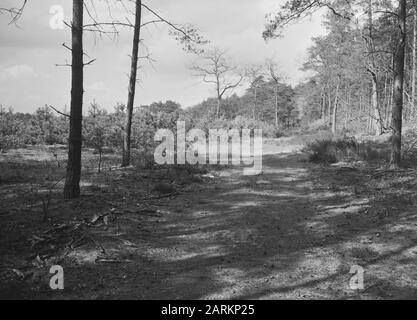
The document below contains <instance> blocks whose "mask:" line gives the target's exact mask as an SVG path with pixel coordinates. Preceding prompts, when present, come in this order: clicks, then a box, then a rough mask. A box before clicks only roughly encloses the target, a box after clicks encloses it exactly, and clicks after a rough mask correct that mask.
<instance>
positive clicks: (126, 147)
mask: <svg viewBox="0 0 417 320" xmlns="http://www.w3.org/2000/svg"><path fill="white" fill-rule="evenodd" d="M141 20H142V0H136V13H135V31H134V35H133V48H132V58H131V59H132V61H131V67H130V79H129V93H128V97H127V105H126V124H125V133H124V139H123V160H122V166H123V167H127V166H129V165H130V144H131V138H132V116H133V104H134V101H135V92H136V79H137V70H138V55H139V41H140V26H141Z"/></svg>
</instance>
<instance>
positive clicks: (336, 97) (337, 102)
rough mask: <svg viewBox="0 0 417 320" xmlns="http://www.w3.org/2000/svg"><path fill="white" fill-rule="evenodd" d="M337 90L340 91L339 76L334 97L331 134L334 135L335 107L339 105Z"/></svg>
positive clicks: (335, 126) (335, 127) (335, 128)
mask: <svg viewBox="0 0 417 320" xmlns="http://www.w3.org/2000/svg"><path fill="white" fill-rule="evenodd" d="M339 89H340V76H339V77H338V81H337V87H336V94H335V97H334V106H333V120H332V133H336V130H337V124H336V122H337V105H338V104H339Z"/></svg>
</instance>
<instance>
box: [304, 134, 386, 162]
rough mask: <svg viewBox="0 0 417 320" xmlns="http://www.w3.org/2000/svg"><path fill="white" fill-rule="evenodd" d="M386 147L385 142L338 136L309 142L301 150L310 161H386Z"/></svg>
mask: <svg viewBox="0 0 417 320" xmlns="http://www.w3.org/2000/svg"><path fill="white" fill-rule="evenodd" d="M388 149H389V146H388V144H386V143H385V144H384V143H376V142H372V141H363V142H358V141H357V140H356V139H355V138H354V137H340V138H331V139H320V140H315V141H313V142H309V143H307V145H306V147H305V148H304V149H303V151H304V152H305V153H307V154H308V155H309V161H311V162H314V163H325V164H331V163H336V162H342V161H343V162H349V161H368V162H376V161H377V162H380V161H387V160H388V156H389V152H387V150H388Z"/></svg>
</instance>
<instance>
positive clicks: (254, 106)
mask: <svg viewBox="0 0 417 320" xmlns="http://www.w3.org/2000/svg"><path fill="white" fill-rule="evenodd" d="M257 104H258V90H257V88H256V86H255V102H254V104H253V120H256V115H255V112H256V107H257Z"/></svg>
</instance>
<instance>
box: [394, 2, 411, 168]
mask: <svg viewBox="0 0 417 320" xmlns="http://www.w3.org/2000/svg"><path fill="white" fill-rule="evenodd" d="M406 10H407V4H406V0H399V10H398V26H399V29H400V30H399V39H398V40H399V41H398V45H397V50H396V54H395V66H394V104H393V106H392V130H393V133H392V139H391V166H392V167H394V168H398V167H399V166H400V164H401V133H402V111H403V105H404V97H403V92H404V64H405V44H406V39H407V35H406V14H407V12H406Z"/></svg>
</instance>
